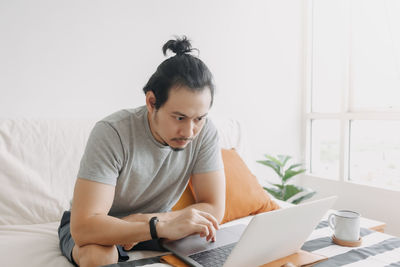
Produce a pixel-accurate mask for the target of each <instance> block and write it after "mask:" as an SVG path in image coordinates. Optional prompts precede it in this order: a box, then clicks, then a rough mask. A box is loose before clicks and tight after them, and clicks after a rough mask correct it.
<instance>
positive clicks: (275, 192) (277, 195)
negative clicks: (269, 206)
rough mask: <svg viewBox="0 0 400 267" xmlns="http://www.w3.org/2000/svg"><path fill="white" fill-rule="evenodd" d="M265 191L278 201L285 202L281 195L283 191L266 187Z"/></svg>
mask: <svg viewBox="0 0 400 267" xmlns="http://www.w3.org/2000/svg"><path fill="white" fill-rule="evenodd" d="M264 189H265V190H266V191H267V192H268V193H270V194H271V195H273V196H274V197H275V198H276V199H279V200H283V199H282V195H281V190H279V189H276V188H269V187H264Z"/></svg>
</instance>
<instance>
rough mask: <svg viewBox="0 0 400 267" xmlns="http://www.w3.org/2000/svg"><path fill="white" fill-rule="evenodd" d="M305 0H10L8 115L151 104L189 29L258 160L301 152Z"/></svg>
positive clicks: (218, 106)
mask: <svg viewBox="0 0 400 267" xmlns="http://www.w3.org/2000/svg"><path fill="white" fill-rule="evenodd" d="M301 4H302V3H301V1H297V0H285V1H278V0H275V1H263V0H259V1H254V0H251V1H248V0H240V1H239V0H230V1H212V0H206V1H194V0H190V1H186V0H168V1H165V0H146V1H128V0H124V1H104V0H103V1H102V0H99V1H88V0H85V1H81V0H72V1H70V0H68V1H54V0H47V1H46V0H37V1H30V0H12V1H11V0H9V1H4V0H2V1H0V38H1V40H0V117H95V118H99V119H100V118H101V117H103V116H106V115H108V114H109V113H111V112H114V111H116V110H119V109H121V108H129V107H135V106H138V105H142V104H144V95H143V93H142V91H141V90H142V87H143V86H144V84H145V83H146V82H147V80H148V78H149V77H150V75H151V74H152V73H153V72H154V71H155V69H156V67H157V66H158V64H159V63H161V61H162V60H164V57H163V55H162V53H161V46H162V45H163V44H164V42H166V41H167V40H168V39H169V38H170V37H172V36H173V35H174V34H179V35H181V34H186V35H187V36H189V38H190V39H192V41H193V46H194V47H197V48H199V49H200V51H201V53H200V58H201V59H202V60H204V61H205V62H206V64H207V65H208V66H209V68H210V69H211V71H212V72H213V73H214V76H215V80H216V85H217V95H216V100H215V106H214V107H213V111H212V112H211V115H212V116H215V117H222V118H227V117H230V118H236V119H238V120H240V121H242V123H243V124H244V125H245V129H246V130H247V136H248V148H249V149H248V151H247V152H248V154H249V155H250V156H251V157H252V158H254V159H260V158H261V156H262V154H263V153H273V154H274V153H288V154H292V155H295V156H298V155H299V153H300V152H299V151H300V145H299V134H300V118H301V117H300V116H301V114H300V112H299V111H300V101H299V100H300V97H299V96H300V89H301V82H300V78H301V77H300V76H301V73H300V67H301V66H300V59H301V52H302V51H301V19H302V18H301V14H302V13H301V12H302V10H301ZM253 163H254V161H253V160H250V165H253V166H251V167H252V168H253V169H254V172H255V173H256V174H258V175H259V176H262V177H263V176H265V175H273V174H272V173H271V172H270V171H269V170H267V169H266V167H264V166H261V165H260V166H257V165H259V164H253Z"/></svg>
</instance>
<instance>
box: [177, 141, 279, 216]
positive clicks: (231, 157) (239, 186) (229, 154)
mask: <svg viewBox="0 0 400 267" xmlns="http://www.w3.org/2000/svg"><path fill="white" fill-rule="evenodd" d="M222 160H223V162H224V169H225V179H226V200H225V215H224V218H223V220H222V223H226V222H229V221H232V220H235V219H239V218H242V217H245V216H249V215H254V214H257V213H261V212H267V211H271V210H275V209H279V205H278V204H276V202H274V201H273V200H271V198H270V197H269V195H268V193H267V192H266V191H265V190H264V189H263V188H262V187H261V185H260V184H259V183H258V180H257V178H256V177H255V176H254V175H253V174H252V173H251V171H250V170H249V168H248V167H247V166H246V164H245V163H244V161H243V160H242V159H241V158H240V156H239V155H238V153H237V152H236V150H234V149H230V150H228V149H222ZM194 203H196V202H195V199H194V197H193V192H192V190H191V189H190V186H188V187H187V188H186V190H185V192H184V194H183V195H182V197H181V199H180V200H179V201H178V203H177V204H176V205H175V207H174V208H173V210H177V209H181V208H184V207H187V206H188V205H191V204H194ZM177 207H178V208H177Z"/></svg>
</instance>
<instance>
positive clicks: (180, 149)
mask: <svg viewBox="0 0 400 267" xmlns="http://www.w3.org/2000/svg"><path fill="white" fill-rule="evenodd" d="M169 147H170V148H171V149H172V150H173V151H175V152H179V151H183V150H185V148H184V147H172V146H169Z"/></svg>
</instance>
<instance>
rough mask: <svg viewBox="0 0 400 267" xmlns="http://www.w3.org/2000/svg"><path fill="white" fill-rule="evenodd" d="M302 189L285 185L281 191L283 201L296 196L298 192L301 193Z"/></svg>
mask: <svg viewBox="0 0 400 267" xmlns="http://www.w3.org/2000/svg"><path fill="white" fill-rule="evenodd" d="M302 191H303V188H301V187H297V186H295V185H292V184H288V185H285V188H284V189H283V192H284V194H283V200H285V201H286V200H288V199H289V198H291V197H292V196H294V195H296V194H297V193H299V192H302Z"/></svg>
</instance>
